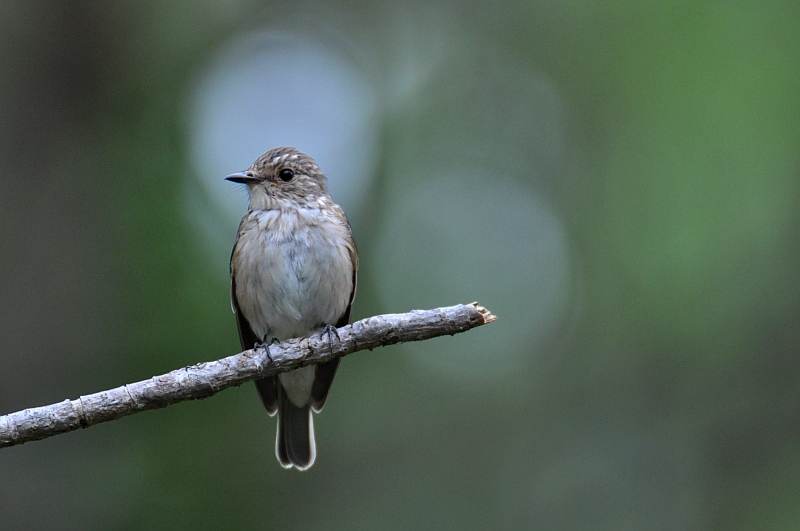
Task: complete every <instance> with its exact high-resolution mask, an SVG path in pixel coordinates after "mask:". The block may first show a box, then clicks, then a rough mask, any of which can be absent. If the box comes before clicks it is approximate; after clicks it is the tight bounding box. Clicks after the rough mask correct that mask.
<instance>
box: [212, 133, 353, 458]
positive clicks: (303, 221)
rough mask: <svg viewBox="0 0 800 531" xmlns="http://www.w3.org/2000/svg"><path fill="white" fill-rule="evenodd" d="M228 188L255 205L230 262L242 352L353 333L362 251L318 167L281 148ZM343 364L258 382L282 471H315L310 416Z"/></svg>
mask: <svg viewBox="0 0 800 531" xmlns="http://www.w3.org/2000/svg"><path fill="white" fill-rule="evenodd" d="M225 179H226V180H228V181H231V182H234V183H238V184H244V185H246V186H247V191H248V195H249V206H248V209H247V212H246V213H245V214H244V216H243V217H242V221H241V223H240V224H239V229H238V231H237V235H236V241H235V243H234V245H233V251H232V252H231V261H230V273H231V308H232V310H233V313H234V314H235V315H236V323H237V327H238V331H239V340H240V342H241V346H242V349H253V348H257V347H259V346H262V345H263V346H266V347H267V348H269V344H270V343H271V342H273V341H283V340H286V339H290V338H295V337H308V336H310V335H312V334H314V333H317V332H321V331H324V330H326V329H327V330H328V331H329V332H330V330H331V328H330V327H331V326H333V327H337V328H338V327H341V326H345V325H347V324H349V322H350V313H351V309H352V306H353V299H354V297H355V293H356V283H357V273H358V250H357V248H356V243H355V240H354V239H353V234H352V231H351V229H350V223H349V222H348V220H347V216H345V213H344V210H343V209H342V208H341V207H340V206H339V205H338V204H336V203H334V202H333V199H332V198H331V194H330V192H329V191H328V187H327V178H326V177H325V174H324V173H322V171H321V170H320V168H319V166H318V165H317V163H316V162H315V161H314V159H313V158H311V157H310V156H309V155H307V154H305V153H302V152H300V151H298V150H297V149H296V148H294V147H278V148H275V149H272V150H270V151H267V152H266V153H264V154H263V155H261V156H260V157H259V158H258V159H256V161H255V162H254V163H253V164H252V165H251V166H250V167H249V168H248V169H247V170H245V171H243V172H239V173H234V174H231V175H228V176H227V177H226V178H225ZM339 361H340V360H339V358H336V359H334V360H331V361H327V362H324V363H319V364H312V365H307V366H305V367H301V368H299V369H295V370H292V371H289V372H284V373H280V374H278V375H274V376H267V377H265V378H260V379H257V380H256V381H255V383H256V389H257V390H258V394H259V395H260V397H261V402H262V403H263V405H264V407H265V408H266V410H267V413H269V415H270V416H273V415H275V414H277V416H278V424H277V430H276V436H275V455H276V456H277V458H278V461H279V462H280V464H281V466H282V467H284V468H292V467H294V468H296V469H298V470H307V469H308V468H310V467H311V465H313V464H314V461H315V459H316V441H315V437H314V419H313V415H312V411H313V412H319V411H321V410H322V407H323V406H324V405H325V400H326V398H327V396H328V391H329V390H330V387H331V384H332V383H333V378H334V376H335V375H336V370H337V368H338V366H339Z"/></svg>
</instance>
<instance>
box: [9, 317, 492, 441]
mask: <svg viewBox="0 0 800 531" xmlns="http://www.w3.org/2000/svg"><path fill="white" fill-rule="evenodd" d="M495 319H496V317H495V316H494V315H492V313H491V312H489V311H488V310H487V309H486V308H483V307H482V306H479V305H478V303H472V304H466V305H464V304H459V305H457V306H449V307H445V308H436V309H433V310H415V311H412V312H409V313H401V314H386V315H378V316H375V317H369V318H367V319H363V320H361V321H358V322H356V323H353V324H351V325H347V326H344V327H342V328H338V329H333V331H332V332H331V333H330V334H329V333H327V332H321V333H319V334H315V335H313V336H311V337H309V338H301V339H290V340H287V341H283V342H281V343H275V344H272V345H270V346H269V349H267V348H263V347H262V348H257V349H253V350H245V351H244V352H240V353H239V354H235V355H233V356H229V357H227V358H222V359H220V360H217V361H210V362H203V363H198V364H197V365H192V366H190V367H184V368H182V369H177V370H174V371H172V372H169V373H167V374H163V375H161V376H154V377H152V378H150V379H149V380H142V381H140V382H136V383H132V384H127V385H123V386H122V387H117V388H115V389H110V390H108V391H102V392H100V393H94V394H91V395H86V396H81V397H79V398H77V399H76V400H64V401H63V402H59V403H57V404H51V405H49V406H42V407H36V408H30V409H25V410H22V411H18V412H16V413H10V414H8V415H4V416H0V448H3V447H6V446H15V445H17V444H23V443H26V442H28V441H36V440H39V439H45V438H47V437H52V436H53V435H57V434H59V433H65V432H68V431H73V430H77V429H78V428H88V427H89V426H93V425H94V424H99V423H101V422H107V421H109V420H116V419H118V418H121V417H124V416H126V415H132V414H134V413H138V412H139V411H146V410H148V409H158V408H162V407H166V406H169V405H170V404H177V403H178V402H183V401H184V400H195V399H199V398H207V397H209V396H211V395H213V394H216V393H218V392H220V391H222V390H223V389H227V388H228V387H233V386H238V385H241V384H243V383H245V382H248V381H250V380H255V379H256V378H261V377H264V376H270V375H273V374H278V373H281V372H286V371H290V370H292V369H297V368H298V367H302V366H304V365H309V364H311V363H321V362H324V361H328V360H331V359H333V358H336V357H339V356H346V355H347V354H351V353H353V352H357V351H359V350H366V349H369V350H372V349H373V348H375V347H382V346H384V345H393V344H395V343H404V342H407V341H421V340H424V339H431V338H434V337H438V336H442V335H447V334H449V335H454V334H457V333H459V332H465V331H467V330H469V329H471V328H475V327H476V326H480V325H482V324H486V323H490V322H492V321H494V320H495Z"/></svg>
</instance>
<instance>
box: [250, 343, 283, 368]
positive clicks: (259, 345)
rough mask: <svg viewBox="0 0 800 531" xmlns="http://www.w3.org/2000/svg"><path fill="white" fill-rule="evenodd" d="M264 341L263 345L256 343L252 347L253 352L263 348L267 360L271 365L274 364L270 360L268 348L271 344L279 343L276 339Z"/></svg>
mask: <svg viewBox="0 0 800 531" xmlns="http://www.w3.org/2000/svg"><path fill="white" fill-rule="evenodd" d="M264 339H265V340H264V342H263V343H260V342H258V341H256V344H255V345H253V350H256V349H260V348H263V349H264V350H266V351H267V358H268V359H269V361H270V362H271V363H275V360H273V359H272V354H271V353H270V351H269V346H270V345H272V344H275V343H280V341H278V338H277V337H273V338H272V339H270V340H269V341H266V338H264Z"/></svg>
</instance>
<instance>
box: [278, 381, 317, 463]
mask: <svg viewBox="0 0 800 531" xmlns="http://www.w3.org/2000/svg"><path fill="white" fill-rule="evenodd" d="M276 387H277V388H278V430H277V431H278V433H277V436H276V439H275V455H276V456H277V457H278V461H280V463H281V466H282V467H284V468H291V467H292V466H294V467H297V469H298V470H306V469H308V468H309V467H311V465H313V464H314V459H316V457H317V447H316V443H315V441H314V420H313V418H312V416H311V407H310V406H303V407H297V406H295V405H294V404H292V402H291V401H290V400H289V397H288V396H287V395H286V391H285V390H284V389H283V386H282V385H281V384H280V383H278V385H277V386H276Z"/></svg>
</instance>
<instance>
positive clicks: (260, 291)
mask: <svg viewBox="0 0 800 531" xmlns="http://www.w3.org/2000/svg"><path fill="white" fill-rule="evenodd" d="M351 242H352V239H351V236H350V231H349V228H348V227H347V226H346V225H343V224H342V223H340V222H339V221H338V220H336V219H335V218H333V217H331V216H329V215H326V214H325V212H324V211H322V210H313V209H295V210H292V211H288V212H287V211H280V210H268V211H255V212H250V213H249V214H248V216H247V217H246V218H245V220H243V222H242V226H241V228H240V231H239V237H238V240H237V243H236V247H235V248H234V253H233V257H232V260H231V267H232V271H233V275H234V279H235V282H236V299H237V301H238V304H239V308H240V309H241V311H242V314H243V315H244V317H245V319H247V321H248V323H249V324H250V327H251V328H252V329H253V332H255V333H256V335H257V336H259V338H261V339H262V340H264V339H267V340H268V339H271V338H273V337H276V338H278V339H280V340H283V339H287V338H290V337H300V336H307V335H309V334H311V333H313V332H315V331H316V330H318V329H319V328H320V327H321V326H322V325H324V324H332V323H335V322H336V321H337V320H338V319H339V317H340V316H341V315H342V314H343V313H344V311H345V310H346V309H347V305H348V304H349V302H350V294H351V292H352V288H353V285H352V283H353V264H352V262H351V258H350V256H351V254H350V251H349V249H350V245H352V244H351Z"/></svg>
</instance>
